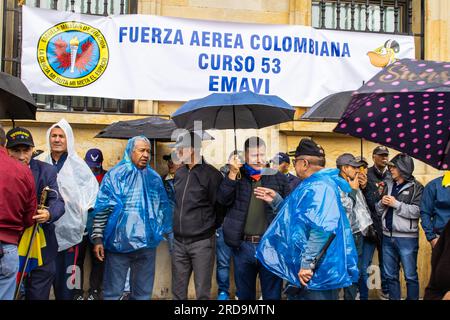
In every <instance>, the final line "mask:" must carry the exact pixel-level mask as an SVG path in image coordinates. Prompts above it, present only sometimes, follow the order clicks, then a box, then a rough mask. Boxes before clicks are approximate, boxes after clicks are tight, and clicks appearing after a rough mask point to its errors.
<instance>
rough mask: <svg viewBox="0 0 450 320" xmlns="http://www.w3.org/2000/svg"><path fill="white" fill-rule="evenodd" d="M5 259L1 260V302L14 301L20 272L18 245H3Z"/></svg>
mask: <svg viewBox="0 0 450 320" xmlns="http://www.w3.org/2000/svg"><path fill="white" fill-rule="evenodd" d="M1 245H2V246H3V257H2V258H0V300H14V291H15V290H16V277H17V272H18V271H19V254H18V253H17V245H15V244H6V243H3V244H1Z"/></svg>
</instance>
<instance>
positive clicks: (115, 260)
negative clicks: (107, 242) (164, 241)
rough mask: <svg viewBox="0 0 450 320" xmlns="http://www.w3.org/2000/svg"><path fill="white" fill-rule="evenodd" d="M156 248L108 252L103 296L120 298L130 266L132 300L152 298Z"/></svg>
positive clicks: (113, 298) (105, 297)
mask: <svg viewBox="0 0 450 320" xmlns="http://www.w3.org/2000/svg"><path fill="white" fill-rule="evenodd" d="M155 257H156V249H155V248H151V249H140V250H137V251H134V252H130V253H112V252H106V261H105V274H104V279H103V287H104V289H103V291H104V292H103V297H104V299H105V300H119V299H120V297H121V296H122V293H123V292H124V289H125V281H126V279H127V273H128V268H130V291H131V293H130V300H150V299H151V297H152V291H153V280H154V278H155Z"/></svg>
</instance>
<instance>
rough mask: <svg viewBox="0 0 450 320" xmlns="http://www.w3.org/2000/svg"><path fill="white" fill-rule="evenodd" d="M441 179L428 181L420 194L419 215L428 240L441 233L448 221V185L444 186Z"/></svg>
mask: <svg viewBox="0 0 450 320" xmlns="http://www.w3.org/2000/svg"><path fill="white" fill-rule="evenodd" d="M442 179H443V177H439V178H436V179H434V180H432V181H430V182H429V183H428V184H427V186H426V187H425V189H424V190H423V194H422V202H421V204H420V217H421V219H422V228H423V230H424V231H425V235H426V237H427V240H428V241H431V240H433V239H434V238H436V235H437V234H441V233H442V231H443V230H444V228H445V226H446V225H447V222H448V221H450V187H447V188H444V187H443V186H442Z"/></svg>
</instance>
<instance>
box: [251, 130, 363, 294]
mask: <svg viewBox="0 0 450 320" xmlns="http://www.w3.org/2000/svg"><path fill="white" fill-rule="evenodd" d="M294 166H295V170H296V173H297V176H298V177H299V178H300V179H302V183H301V184H300V185H299V186H298V187H297V188H296V189H295V190H294V191H293V192H292V193H291V194H290V195H289V196H288V197H287V199H286V200H285V201H284V202H282V203H280V201H279V199H280V197H279V195H278V194H277V193H276V192H275V191H274V190H270V189H268V188H258V189H256V190H255V194H256V195H257V197H258V199H262V200H264V201H266V202H268V203H271V205H272V206H273V207H274V208H275V209H276V210H277V211H278V213H277V216H276V218H275V219H274V221H273V222H272V224H271V225H270V227H269V228H268V230H267V231H266V233H265V234H264V236H263V238H262V240H261V243H260V246H259V247H258V250H257V255H256V256H257V258H258V260H259V261H261V262H262V263H263V264H264V265H265V266H266V268H268V269H269V270H270V271H272V272H273V273H275V274H277V275H279V276H280V277H282V278H284V279H286V280H287V281H288V283H290V285H289V286H288V287H287V290H286V292H287V294H288V299H292V300H337V299H338V292H339V291H338V290H339V289H341V288H344V287H348V286H350V285H351V284H352V283H354V282H357V280H358V277H359V275H358V269H357V253H356V249H355V244H354V241H353V237H352V236H351V228H350V224H349V222H348V219H347V216H346V212H345V209H344V207H343V206H342V203H341V201H340V194H339V190H340V189H344V190H345V191H346V192H350V191H351V188H350V186H349V184H348V183H347V182H346V181H344V180H343V179H342V178H339V176H338V170H337V169H325V168H324V167H325V152H324V150H323V148H322V147H321V146H320V145H318V144H317V143H316V142H314V141H313V140H311V139H306V138H305V139H302V140H301V141H300V143H299V145H298V147H297V149H296V151H295V159H294ZM333 235H334V238H333ZM330 240H331V242H330ZM327 243H329V247H328V248H327V249H325V245H326V244H327ZM317 259H318V260H317ZM299 287H301V288H302V289H303V290H299V289H298V288H299Z"/></svg>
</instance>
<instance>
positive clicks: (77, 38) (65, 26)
mask: <svg viewBox="0 0 450 320" xmlns="http://www.w3.org/2000/svg"><path fill="white" fill-rule="evenodd" d="M37 59H38V63H39V66H40V67H41V70H42V72H44V74H45V75H46V76H47V77H48V78H49V79H50V80H52V81H53V82H55V83H57V84H59V85H61V86H64V87H69V88H80V87H84V86H87V85H89V84H91V83H93V82H95V81H96V80H97V79H98V78H100V77H101V76H102V74H103V73H104V72H105V70H106V67H107V66H108V60H109V52H108V44H107V43H106V40H105V37H104V36H103V34H102V33H101V32H100V30H98V29H95V28H93V27H91V26H89V25H87V24H85V23H81V22H63V23H60V24H57V25H55V26H53V27H52V28H50V29H48V30H47V31H45V32H44V34H42V36H41V37H40V39H39V42H38V52H37Z"/></svg>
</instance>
